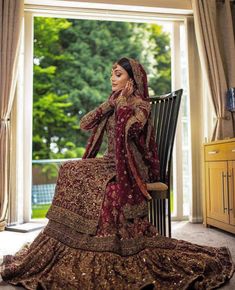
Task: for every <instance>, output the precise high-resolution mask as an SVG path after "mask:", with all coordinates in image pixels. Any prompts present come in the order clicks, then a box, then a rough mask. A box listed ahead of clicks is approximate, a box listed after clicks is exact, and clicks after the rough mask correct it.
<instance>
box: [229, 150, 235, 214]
mask: <svg viewBox="0 0 235 290" xmlns="http://www.w3.org/2000/svg"><path fill="white" fill-rule="evenodd" d="M232 152H235V149H233V150H232ZM229 177H231V178H232V188H233V185H234V172H233V168H232V174H228V179H229ZM228 184H229V180H228ZM233 194H234V191H233ZM233 194H232V195H231V196H232V200H230V201H229V203H231V205H232V204H233ZM232 210H233V208H232V207H231V208H229V211H232Z"/></svg>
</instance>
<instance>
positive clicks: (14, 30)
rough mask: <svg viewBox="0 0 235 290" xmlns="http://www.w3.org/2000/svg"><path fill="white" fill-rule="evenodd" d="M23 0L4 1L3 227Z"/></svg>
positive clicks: (0, 63) (0, 92)
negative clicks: (11, 117)
mask: <svg viewBox="0 0 235 290" xmlns="http://www.w3.org/2000/svg"><path fill="white" fill-rule="evenodd" d="M23 11H24V1H23V0H0V23H1V25H0V230H3V229H4V228H5V225H6V214H7V209H8V195H9V178H10V177H9V160H10V150H9V148H10V122H11V120H10V116H11V110H12V103H13V100H14V95H15V88H16V81H17V68H18V56H19V45H20V33H21V30H22V22H23V21H22V20H23Z"/></svg>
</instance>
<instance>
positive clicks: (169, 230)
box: [167, 198, 171, 238]
mask: <svg viewBox="0 0 235 290" xmlns="http://www.w3.org/2000/svg"><path fill="white" fill-rule="evenodd" d="M167 210H168V236H169V238H171V201H170V198H168V209H167Z"/></svg>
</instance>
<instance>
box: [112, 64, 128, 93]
mask: <svg viewBox="0 0 235 290" xmlns="http://www.w3.org/2000/svg"><path fill="white" fill-rule="evenodd" d="M129 79H130V77H129V75H128V73H127V71H126V70H125V69H124V68H123V67H121V66H120V65H118V64H115V65H114V66H113V69H112V75H111V78H110V80H111V84H112V91H114V92H115V91H119V90H122V89H124V88H125V86H126V83H127V81H128V80H129Z"/></svg>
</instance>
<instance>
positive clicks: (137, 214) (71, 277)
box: [1, 58, 234, 290]
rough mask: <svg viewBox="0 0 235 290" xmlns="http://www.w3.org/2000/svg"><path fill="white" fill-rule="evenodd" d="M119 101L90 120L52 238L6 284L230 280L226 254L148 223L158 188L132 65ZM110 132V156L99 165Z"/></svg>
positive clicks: (122, 285)
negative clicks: (151, 190) (152, 188)
mask: <svg viewBox="0 0 235 290" xmlns="http://www.w3.org/2000/svg"><path fill="white" fill-rule="evenodd" d="M111 82H112V94H111V95H110V97H109V99H108V100H107V101H106V102H104V103H103V104H101V105H100V106H99V107H98V108H97V109H95V110H94V111H91V112H90V113H88V114H87V115H85V116H84V117H83V119H82V120H81V124H80V126H81V128H82V129H84V130H92V134H91V137H90V140H89V142H88V145H87V148H86V152H85V155H84V158H83V160H81V161H69V162H66V163H64V164H63V165H62V166H61V168H60V171H59V177H58V181H57V185H56V192H55V196H54V199H53V202H52V205H51V207H50V209H49V211H48V213H47V217H48V219H49V222H48V225H47V226H46V228H45V229H44V230H43V231H42V232H41V233H40V234H39V236H38V237H37V238H36V239H35V240H34V242H33V243H32V244H31V245H30V246H29V247H28V248H27V247H25V248H23V249H22V250H21V251H19V252H18V253H17V254H16V255H15V256H6V257H4V263H3V265H2V271H1V274H2V277H3V280H5V281H8V282H9V283H12V284H21V285H23V286H24V287H25V288H27V289H68V290H72V289H105V290H106V289H141V288H143V287H145V286H147V287H148V286H151V285H152V287H155V288H156V289H177V290H178V289H212V288H215V287H218V286H219V285H221V284H223V283H224V282H225V281H226V280H228V279H229V278H231V276H232V274H233V272H234V265H233V262H232V260H231V257H230V253H229V250H228V249H227V248H212V247H206V246H205V247H202V246H199V245H195V244H191V243H188V242H185V241H178V240H176V239H169V238H165V237H161V236H159V235H158V234H157V232H156V230H155V228H154V227H153V226H152V225H151V224H150V223H149V222H148V220H147V200H148V199H149V198H150V196H149V194H148V192H147V189H146V185H145V184H146V182H153V181H156V180H157V178H158V171H159V170H158V169H159V162H158V158H157V155H156V146H155V143H154V138H153V132H152V126H151V122H150V105H149V102H148V100H147V98H148V89H147V77H146V73H145V71H144V69H143V67H142V66H141V65H140V64H139V63H138V62H137V61H135V60H133V59H127V58H122V59H120V60H119V61H118V62H117V63H115V64H114V66H113V69H112V76H111ZM105 132H106V134H107V136H108V150H107V152H106V153H105V154H104V157H102V158H95V156H96V154H97V153H98V150H99V147H100V145H101V142H102V137H103V135H104V133H105Z"/></svg>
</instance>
